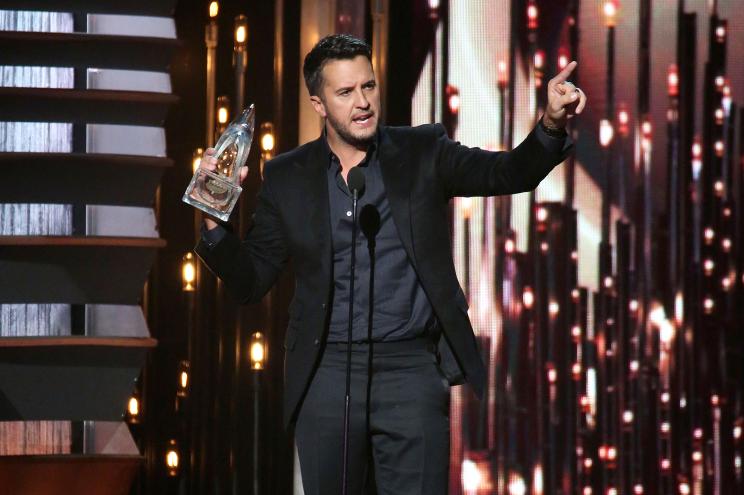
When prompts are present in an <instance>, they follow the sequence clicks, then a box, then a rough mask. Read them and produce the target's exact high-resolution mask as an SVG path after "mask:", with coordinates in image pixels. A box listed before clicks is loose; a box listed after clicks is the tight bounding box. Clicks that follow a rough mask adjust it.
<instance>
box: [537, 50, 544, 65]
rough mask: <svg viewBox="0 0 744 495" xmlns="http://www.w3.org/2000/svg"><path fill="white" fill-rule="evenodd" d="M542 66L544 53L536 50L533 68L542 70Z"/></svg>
mask: <svg viewBox="0 0 744 495" xmlns="http://www.w3.org/2000/svg"><path fill="white" fill-rule="evenodd" d="M544 64H545V52H544V51H542V50H537V51H536V52H535V68H536V69H542V67H543V65H544Z"/></svg>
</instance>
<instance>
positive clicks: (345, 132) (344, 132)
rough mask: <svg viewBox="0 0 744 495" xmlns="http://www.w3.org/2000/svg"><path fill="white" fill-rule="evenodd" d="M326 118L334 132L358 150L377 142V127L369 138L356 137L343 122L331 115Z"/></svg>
mask: <svg viewBox="0 0 744 495" xmlns="http://www.w3.org/2000/svg"><path fill="white" fill-rule="evenodd" d="M326 118H327V119H328V123H329V124H330V126H331V127H332V128H333V130H334V131H336V134H338V136H339V137H340V138H341V139H343V140H344V142H346V143H348V144H350V145H352V146H354V147H356V148H366V147H367V146H369V145H370V144H372V142H374V140H375V134H376V133H377V128H376V127H375V128H374V129H373V130H372V132H371V133H370V135H369V136H355V135H354V134H353V133H352V132H351V130H350V129H349V128H348V127H345V126H344V125H343V124H342V123H341V122H339V121H337V120H336V119H335V118H333V117H332V116H331V114H330V113H329V114H327V115H326Z"/></svg>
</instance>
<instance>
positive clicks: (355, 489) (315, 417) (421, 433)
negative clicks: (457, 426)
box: [295, 339, 450, 495]
mask: <svg viewBox="0 0 744 495" xmlns="http://www.w3.org/2000/svg"><path fill="white" fill-rule="evenodd" d="M371 348H372V349H371V352H372V359H371V361H372V364H371V370H372V373H369V358H368V354H369V351H370V345H369V344H352V358H351V377H352V378H351V407H350V410H351V414H350V424H349V490H348V494H349V495H361V494H374V493H377V494H379V495H413V494H421V495H439V494H446V493H447V488H448V487H447V483H448V475H449V441H450V427H449V405H450V390H449V384H448V383H447V380H446V378H445V377H444V375H443V374H442V372H441V370H440V368H439V365H438V364H437V356H436V354H435V353H434V350H433V348H432V346H431V345H430V344H429V345H427V341H426V340H424V339H416V340H411V341H406V342H404V343H391V344H386V343H376V344H372V345H371ZM345 387H346V344H334V343H329V344H327V345H326V348H325V350H324V352H323V356H322V359H321V363H320V365H319V368H318V370H317V371H316V373H315V376H314V377H313V380H312V383H311V385H310V388H309V390H308V392H307V395H306V396H305V399H304V401H303V403H302V406H301V408H300V412H299V415H298V418H297V423H296V426H295V441H296V442H297V450H298V454H299V458H300V470H301V472H302V483H303V487H304V490H305V495H334V494H340V493H341V484H342V471H343V429H344V423H343V418H344V396H345Z"/></svg>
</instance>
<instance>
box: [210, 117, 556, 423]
mask: <svg viewBox="0 0 744 495" xmlns="http://www.w3.org/2000/svg"><path fill="white" fill-rule="evenodd" d="M536 132H537V130H536V129H535V130H533V131H532V132H531V133H530V134H529V135H528V136H527V138H526V139H525V140H524V141H523V142H522V143H521V144H520V145H519V146H517V147H516V148H514V149H513V150H512V151H509V152H489V151H484V150H481V149H478V148H468V147H466V146H462V145H460V144H459V143H456V142H454V141H452V140H450V139H449V138H448V137H447V135H446V132H445V129H444V127H443V126H441V125H440V124H434V125H423V126H420V127H415V128H411V127H381V128H380V141H379V142H380V148H379V163H380V167H381V170H382V177H383V182H384V184H385V190H386V193H387V196H388V201H389V202H390V208H391V210H392V215H393V219H394V222H395V226H396V227H397V230H398V233H399V235H400V238H401V241H402V243H403V246H404V247H405V250H406V252H407V253H408V256H409V258H410V259H411V261H412V263H413V265H414V268H415V270H416V273H417V274H418V276H419V278H420V281H421V284H422V286H423V288H424V290H425V292H426V294H427V296H428V297H429V300H430V301H431V303H432V306H433V308H434V311H435V313H436V315H437V317H438V318H439V321H440V323H441V327H442V331H443V336H444V338H443V339H441V341H440V343H441V345H440V350H441V351H442V359H443V362H442V367H443V370H444V372H445V374H446V375H447V377H448V379H449V380H450V382H451V383H461V382H462V381H463V379H464V380H467V381H468V382H469V383H470V384H471V386H472V387H473V389H474V391H475V392H476V394H477V395H478V396H479V397H482V395H483V389H484V387H485V383H486V372H485V367H484V364H483V362H482V360H481V358H480V353H479V351H478V345H477V342H476V339H475V336H474V333H473V328H472V326H471V323H470V320H469V318H468V314H467V310H468V304H467V301H466V299H465V296H464V294H463V292H462V290H461V288H460V285H459V283H458V280H457V277H456V275H455V267H454V263H453V260H452V249H451V242H450V226H449V222H448V203H449V200H450V199H451V198H452V197H455V196H491V195H499V194H514V193H520V192H526V191H530V190H532V189H534V188H535V187H537V185H538V184H539V183H540V181H541V180H542V179H543V178H544V177H545V176H546V175H547V174H548V173H549V172H550V171H551V170H552V168H553V167H554V166H555V165H557V164H558V163H560V162H561V161H563V159H564V158H565V156H566V154H567V149H568V146H565V147H564V148H563V149H562V150H560V151H550V150H548V149H547V148H546V147H545V146H544V145H543V144H542V143H541V141H540V139H539V138H538V137H537V136H536ZM328 160H329V157H328V155H327V154H326V152H324V146H323V143H322V141H321V140H320V139H318V140H316V141H313V142H310V143H307V144H305V145H303V146H300V147H298V148H296V149H294V150H292V151H290V152H288V153H285V154H282V155H280V156H278V157H276V158H275V159H273V160H271V161H270V162H268V163H267V164H266V167H265V169H264V182H263V185H262V187H261V190H260V191H259V193H258V202H257V206H256V211H255V214H254V217H253V226H252V227H251V229H250V231H249V232H248V234H247V236H246V238H245V240H243V241H242V242H241V241H240V240H239V239H238V238H237V237H236V236H235V235H233V234H232V233H228V234H227V235H226V236H225V237H224V238H223V239H222V240H221V241H220V242H218V243H217V244H216V245H215V246H213V247H212V248H211V249H209V248H208V247H207V246H206V244H205V243H204V242H203V241H201V242H199V244H198V245H197V246H196V252H197V254H198V255H199V256H200V257H201V259H202V260H203V261H204V262H205V263H206V264H207V266H208V267H209V268H210V269H211V270H212V272H214V273H215V274H216V275H217V276H218V277H220V278H221V279H222V280H223V281H224V283H225V286H226V287H227V289H228V290H229V291H230V292H231V293H232V294H233V295H234V296H235V297H236V298H237V299H239V300H240V301H241V302H244V303H250V302H257V301H259V300H260V299H261V298H262V297H263V296H264V295H265V294H266V292H268V290H269V289H270V288H271V287H272V285H273V284H274V282H275V280H276V278H277V275H278V274H279V272H280V271H281V270H282V268H283V267H284V266H285V264H286V263H287V261H288V259H289V258H290V257H291V258H292V259H293V262H294V268H295V275H296V288H295V296H294V299H293V300H292V302H291V304H290V307H289V315H290V323H289V327H288V328H287V332H286V338H285V349H286V354H285V361H284V382H285V389H284V420H285V425H288V424H290V423H291V422H292V421H294V420H295V419H296V414H297V411H298V409H299V405H300V403H301V401H302V397H303V396H304V393H305V391H306V389H307V387H308V385H309V383H310V380H311V379H312V376H313V372H314V369H315V367H316V365H317V363H318V360H319V356H320V352H319V351H320V349H321V347H322V345H323V343H324V339H325V336H326V333H327V326H328V321H329V312H330V308H331V302H332V300H331V298H332V297H333V296H332V288H333V273H332V267H333V263H332V256H333V254H332V246H331V226H330V220H329V206H328V185H327V184H328V180H327V167H328V163H329V162H328Z"/></svg>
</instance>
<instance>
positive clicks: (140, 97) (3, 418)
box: [0, 0, 179, 495]
mask: <svg viewBox="0 0 744 495" xmlns="http://www.w3.org/2000/svg"><path fill="white" fill-rule="evenodd" d="M174 4H175V0H128V1H126V2H114V1H110V0H78V1H75V0H68V1H63V0H43V1H41V0H37V1H34V0H25V1H16V0H4V2H3V7H2V11H0V53H1V54H2V56H0V64H2V65H0V75H1V76H3V77H2V78H1V79H0V176H1V177H2V180H0V492H1V493H3V494H5V493H7V494H11V495H23V494H43V495H47V494H55V495H56V494H59V495H62V494H65V495H68V494H76V495H80V494H82V495H104V494H106V495H110V494H122V495H123V494H126V493H128V492H129V489H130V486H131V484H132V480H133V478H134V476H135V475H136V473H137V471H138V469H139V466H140V464H141V462H142V460H143V458H142V456H141V455H140V452H139V450H138V447H137V445H136V443H135V441H134V439H133V438H132V435H131V434H130V432H129V428H128V427H127V425H126V424H125V423H124V422H123V421H122V419H123V417H124V412H125V407H126V404H127V401H128V399H129V397H130V395H131V394H132V391H133V388H134V386H135V380H136V379H137V377H138V375H139V373H140V369H141V368H142V366H143V364H144V361H145V358H146V355H147V352H148V350H149V349H151V348H153V347H154V346H155V345H156V341H155V340H154V339H152V338H151V337H150V335H149V332H148V329H147V324H146V322H145V318H144V315H143V313H142V310H141V308H140V306H139V304H140V303H141V300H142V294H143V287H144V286H145V283H146V281H147V277H148V274H149V270H150V267H151V265H152V263H153V261H154V259H155V255H156V252H157V250H158V249H160V248H162V247H164V246H165V241H164V240H163V239H160V238H159V236H158V234H157V225H156V224H157V222H156V214H155V211H154V210H153V207H154V202H155V197H156V194H157V193H156V191H157V188H158V184H159V182H160V180H161V178H162V176H163V173H164V172H165V170H166V169H167V168H168V167H171V166H172V165H173V162H172V160H170V159H168V158H167V157H166V156H165V149H166V148H165V133H164V131H163V129H162V127H163V124H164V120H165V117H166V115H167V112H168V111H169V108H170V107H172V106H173V105H174V104H175V103H176V102H177V101H178V98H177V97H176V96H174V95H172V94H170V83H169V77H168V74H167V72H168V65H169V63H170V61H171V60H172V58H173V55H174V53H175V51H176V50H177V49H178V47H179V42H178V40H177V39H175V28H174V27H173V20H172V19H171V18H169V17H168V16H170V15H171V14H172V11H173V9H174ZM111 16H132V17H111ZM140 16H147V17H140ZM153 16H154V17H153ZM122 31H123V32H122ZM132 71H135V72H132ZM122 151H124V153H122Z"/></svg>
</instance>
